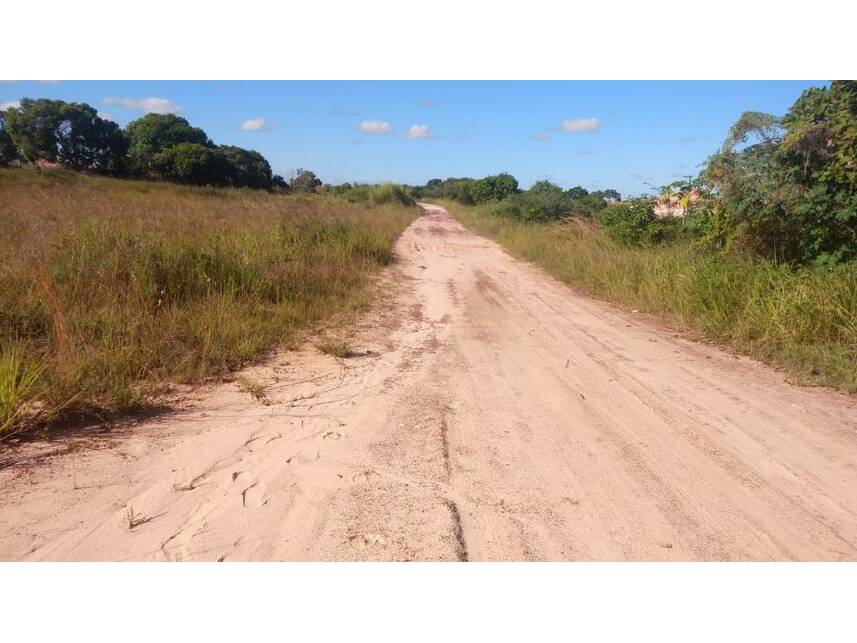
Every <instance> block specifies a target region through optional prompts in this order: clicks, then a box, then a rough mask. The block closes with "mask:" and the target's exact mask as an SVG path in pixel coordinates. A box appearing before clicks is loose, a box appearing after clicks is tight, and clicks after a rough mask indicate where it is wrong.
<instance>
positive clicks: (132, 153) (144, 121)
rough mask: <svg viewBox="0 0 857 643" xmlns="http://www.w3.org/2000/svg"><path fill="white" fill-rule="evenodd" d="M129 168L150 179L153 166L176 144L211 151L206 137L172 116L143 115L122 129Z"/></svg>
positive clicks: (200, 131) (179, 117) (198, 130)
mask: <svg viewBox="0 0 857 643" xmlns="http://www.w3.org/2000/svg"><path fill="white" fill-rule="evenodd" d="M125 132H126V134H127V136H128V142H129V146H128V157H129V159H130V161H131V168H132V170H133V171H135V172H136V173H138V174H140V175H141V176H151V174H152V170H153V168H152V162H153V160H154V158H155V156H156V155H157V154H159V153H161V152H162V151H163V150H165V149H167V148H169V147H172V146H173V145H178V144H179V143H193V144H196V145H201V146H203V147H213V143H212V142H211V140H209V138H208V135H207V134H206V133H205V132H204V131H203V130H202V129H200V128H199V127H193V126H191V124H190V123H188V122H187V120H186V119H184V118H182V117H181V116H176V115H175V114H146V115H145V116H143V117H142V118H138V119H137V120H135V121H131V122H130V123H128V125H127V126H126V128H125Z"/></svg>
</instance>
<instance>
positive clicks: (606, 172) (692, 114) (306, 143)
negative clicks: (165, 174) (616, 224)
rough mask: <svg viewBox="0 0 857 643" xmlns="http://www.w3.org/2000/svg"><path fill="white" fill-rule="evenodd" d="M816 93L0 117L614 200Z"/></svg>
mask: <svg viewBox="0 0 857 643" xmlns="http://www.w3.org/2000/svg"><path fill="white" fill-rule="evenodd" d="M826 84H827V83H826V82H822V81H787V82H783V81H759V82H753V81H740V82H715V81H699V82H696V81H693V82H685V81H675V82H672V81H670V82H666V81H658V82H649V81H605V82H595V81H544V82H541V81H509V82H476V81H455V82H438V81H407V82H404V81H385V82H378V81H373V82H359V81H343V82H336V81H321V82H309V81H235V82H215V81H206V82H184V81H61V82H47V83H46V82H38V83H37V82H29V81H21V82H14V83H11V82H3V83H0V104H4V103H7V102H9V101H15V100H18V99H20V98H22V97H24V96H28V97H32V98H40V97H46V98H59V99H63V100H68V101H78V102H86V103H89V104H91V105H93V106H94V107H97V108H98V109H99V110H100V111H101V112H103V113H105V114H107V115H109V116H110V117H111V118H112V119H113V120H115V121H117V122H118V123H119V124H120V125H123V126H124V125H125V124H126V123H128V122H129V121H131V120H133V119H135V118H138V117H139V116H140V115H141V114H142V113H143V112H144V111H146V110H147V109H150V110H152V111H176V113H178V114H180V115H181V116H184V117H185V118H187V119H188V120H189V121H190V122H191V123H192V124H194V125H197V126H200V127H202V128H203V129H205V131H206V132H207V133H208V135H209V136H210V137H212V138H213V139H214V141H215V142H216V143H219V144H231V145H240V146H242V147H248V148H252V149H256V150H258V151H259V152H261V153H262V154H264V155H265V157H266V158H267V159H268V160H269V161H270V162H271V165H272V166H273V168H274V171H275V172H278V173H281V174H283V175H285V176H288V175H290V174H291V173H292V171H293V170H294V169H295V168H298V167H304V168H308V169H312V170H314V171H315V172H316V173H317V174H318V175H319V176H320V177H321V178H322V179H323V180H324V181H326V182H334V183H338V182H342V181H361V182H363V181H366V182H376V181H396V182H404V183H414V184H418V183H424V182H425V181H427V180H428V179H430V178H434V177H439V178H445V177H448V176H472V177H481V176H485V175H487V174H494V173H497V172H502V171H507V172H511V173H512V174H514V175H515V176H516V177H517V178H518V180H519V181H520V182H521V184H522V186H527V185H529V184H530V183H532V182H533V181H536V180H539V179H545V178H546V179H550V180H552V181H554V182H556V183H559V184H561V185H562V186H564V187H571V186H573V185H582V186H584V187H586V188H589V189H603V188H608V187H612V188H616V189H618V190H619V191H620V192H621V193H622V194H625V195H627V194H639V193H642V192H644V191H646V190H647V189H648V186H647V185H646V183H652V184H655V185H661V184H664V183H668V182H670V181H673V180H675V179H676V178H678V177H679V176H681V175H686V174H691V173H693V174H695V173H696V171H697V170H698V166H699V164H700V163H702V162H703V161H704V160H705V159H706V158H707V157H708V155H709V154H711V153H712V152H713V151H714V150H716V149H717V147H718V146H719V145H720V143H721V141H722V140H723V137H724V135H725V134H726V131H727V129H728V128H729V126H730V124H731V123H732V122H733V121H734V120H735V119H736V118H737V117H738V116H739V114H740V113H741V112H743V111H748V110H757V111H766V112H772V113H774V114H782V113H784V112H785V110H786V109H788V107H789V106H790V105H791V104H792V103H793V102H794V100H795V99H796V98H797V97H798V95H799V94H800V92H801V91H802V90H803V89H805V88H806V87H810V86H822V85H826ZM156 99H161V100H156ZM361 124H362V125H361ZM242 126H243V127H244V129H242Z"/></svg>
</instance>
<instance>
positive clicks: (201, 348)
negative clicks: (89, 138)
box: [0, 170, 417, 438]
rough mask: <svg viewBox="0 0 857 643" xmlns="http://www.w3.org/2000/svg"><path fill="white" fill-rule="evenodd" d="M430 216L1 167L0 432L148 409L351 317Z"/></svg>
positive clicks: (392, 208) (309, 199)
mask: <svg viewBox="0 0 857 643" xmlns="http://www.w3.org/2000/svg"><path fill="white" fill-rule="evenodd" d="M416 214H417V210H416V208H408V207H404V206H402V205H400V204H389V205H382V206H378V205H374V206H365V205H364V206H356V205H352V204H348V203H343V202H342V201H338V200H335V199H331V198H325V197H321V196H315V195H309V196H283V195H275V194H268V193H265V192H259V191H250V190H232V189H211V188H193V187H186V186H176V185H169V184H163V183H148V182H136V181H123V180H116V179H107V178H94V177H87V176H84V175H80V174H75V173H71V172H64V171H59V172H35V171H30V170H0V397H2V399H0V427H2V429H0V438H1V437H2V435H3V434H4V433H5V434H6V435H7V436H8V435H9V434H10V432H13V431H16V430H18V429H20V428H21V427H23V426H24V425H26V424H27V423H28V419H29V420H33V419H34V418H36V416H39V417H38V419H39V420H40V421H44V420H46V419H54V420H58V419H61V418H62V416H63V415H65V414H67V413H71V412H74V413H93V414H103V413H105V412H117V411H122V410H126V409H129V408H133V407H134V406H136V405H139V404H143V403H146V402H147V401H149V400H150V399H151V398H152V396H153V395H155V394H157V393H158V392H159V391H160V390H161V389H163V388H164V384H165V383H167V384H169V383H172V382H188V383H192V382H199V381H203V380H207V379H210V378H216V377H220V376H222V375H224V374H226V373H227V372H228V371H230V370H233V369H237V368H240V367H241V366H243V365H245V364H246V363H248V362H251V361H253V360H255V359H258V358H259V357H260V355H262V354H263V353H264V352H265V351H267V350H269V349H271V348H273V347H275V346H279V345H284V346H287V347H296V346H297V345H298V344H299V343H300V342H301V341H302V338H303V337H304V336H305V334H306V332H307V331H310V330H312V331H315V330H319V329H320V328H323V327H324V326H325V325H326V324H330V323H333V322H332V321H331V320H333V319H336V320H338V321H337V323H346V322H347V321H348V319H349V315H353V314H355V313H356V312H358V311H359V310H360V309H361V308H362V307H364V306H365V304H366V303H367V301H368V297H369V291H370V289H369V288H368V286H369V285H370V284H372V283H373V281H374V278H375V276H376V274H377V271H378V269H379V268H380V267H381V266H383V265H385V264H388V263H389V262H390V261H391V260H392V246H393V243H394V241H395V239H396V238H397V237H398V235H399V234H400V233H401V231H402V230H403V229H404V227H405V226H406V225H407V224H408V223H409V222H410V221H411V220H412V219H413V218H414V216H416ZM32 409H39V410H40V411H39V413H36V414H34V413H33V412H31V410H32Z"/></svg>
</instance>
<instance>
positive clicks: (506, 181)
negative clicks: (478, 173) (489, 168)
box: [471, 172, 518, 203]
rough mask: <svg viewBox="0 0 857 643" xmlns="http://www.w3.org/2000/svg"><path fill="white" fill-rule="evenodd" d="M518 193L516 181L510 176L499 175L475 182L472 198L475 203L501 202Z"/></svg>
mask: <svg viewBox="0 0 857 643" xmlns="http://www.w3.org/2000/svg"><path fill="white" fill-rule="evenodd" d="M517 193H518V180H517V179H516V178H515V177H514V176H512V175H511V174H506V173H505V172H504V173H501V174H496V175H493V176H486V177H485V178H483V179H480V180H478V181H475V182H474V183H473V187H472V191H471V194H472V197H473V200H474V201H475V202H476V203H487V202H488V201H502V200H503V199H505V198H508V197H510V196H512V195H513V194H517Z"/></svg>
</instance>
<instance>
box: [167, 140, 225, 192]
mask: <svg viewBox="0 0 857 643" xmlns="http://www.w3.org/2000/svg"><path fill="white" fill-rule="evenodd" d="M150 172H151V173H152V176H153V178H158V179H163V180H166V181H173V182H175V183H190V184H192V185H214V186H225V185H231V184H232V183H233V181H234V174H233V167H232V164H231V163H230V162H229V160H228V159H227V158H226V157H224V156H223V155H222V154H220V153H219V152H218V151H217V150H216V149H212V148H210V147H207V146H205V145H201V144H200V143H179V144H178V145H173V146H171V147H168V148H166V149H164V150H161V151H160V152H158V153H157V154H156V155H155V157H154V158H153V159H152V161H151V163H150Z"/></svg>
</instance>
